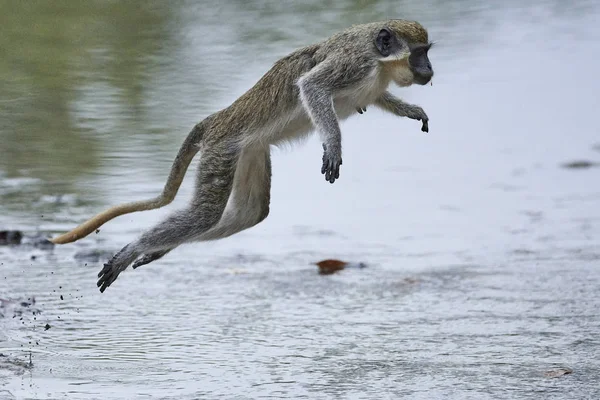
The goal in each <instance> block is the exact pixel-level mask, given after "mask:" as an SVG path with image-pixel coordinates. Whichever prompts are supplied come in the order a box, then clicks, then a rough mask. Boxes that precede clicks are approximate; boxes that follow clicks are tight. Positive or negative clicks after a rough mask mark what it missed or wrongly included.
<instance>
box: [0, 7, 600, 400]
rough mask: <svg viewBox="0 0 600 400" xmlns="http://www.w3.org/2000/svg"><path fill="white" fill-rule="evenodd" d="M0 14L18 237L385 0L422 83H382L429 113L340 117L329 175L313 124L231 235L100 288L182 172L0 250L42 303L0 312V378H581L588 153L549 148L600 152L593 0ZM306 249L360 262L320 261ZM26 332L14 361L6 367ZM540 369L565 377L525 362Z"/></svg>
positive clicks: (594, 189)
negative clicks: (96, 223)
mask: <svg viewBox="0 0 600 400" xmlns="http://www.w3.org/2000/svg"><path fill="white" fill-rule="evenodd" d="M0 9H1V10H2V13H0V113H1V115H2V118H1V119H0V142H1V143H0V229H22V230H24V231H25V232H26V233H28V234H34V233H35V232H36V231H37V230H38V229H40V230H46V231H52V233H56V232H63V231H65V230H67V229H70V228H72V227H73V226H74V225H75V224H78V223H80V222H81V221H83V220H85V219H86V218H88V217H89V216H90V215H92V214H94V213H96V212H98V211H100V210H103V209H105V208H106V207H108V206H110V205H113V204H116V203H120V202H123V201H130V200H138V199H143V198H148V197H152V196H154V195H156V194H157V193H158V192H159V191H160V190H161V189H162V185H163V184H164V181H165V179H166V175H167V172H168V169H169V167H170V165H171V162H172V160H173V157H174V156H175V153H176V151H177V149H178V147H179V145H180V143H181V141H182V140H183V138H184V137H185V135H186V134H187V132H188V131H189V130H190V128H191V127H192V126H193V124H195V123H196V122H198V121H199V120H201V119H202V118H204V117H205V116H207V115H208V114H210V113H212V112H214V111H216V110H218V109H220V108H222V107H224V106H226V105H228V104H229V103H230V102H231V101H233V100H234V99H235V98H236V97H237V96H239V95H240V94H241V93H243V92H244V91H245V90H247V89H248V88H249V87H250V85H252V84H253V83H254V82H255V81H256V80H257V79H258V78H259V77H260V76H261V75H262V74H263V73H264V72H266V71H267V69H268V68H269V67H270V66H271V65H272V63H273V62H274V61H275V60H276V59H277V58H278V57H280V56H283V55H284V54H286V53H288V52H289V51H291V50H292V49H295V48H297V47H299V46H302V45H305V44H308V43H311V42H314V41H317V40H320V39H321V38H324V37H326V36H328V35H330V34H331V33H333V32H335V31H337V30H339V29H343V28H345V27H346V26H348V25H349V24H352V23H360V22H365V21H372V20H379V19H385V18H388V17H391V16H401V17H405V18H414V19H418V20H419V21H421V22H422V23H423V24H424V25H425V26H426V27H428V29H429V31H430V35H431V38H432V39H433V40H435V41H436V42H437V46H436V47H435V48H434V50H432V53H431V58H432V62H433V64H434V68H435V69H436V77H435V78H434V82H433V86H431V87H430V86H427V87H419V88H409V89H405V90H396V89H394V91H395V92H396V93H399V94H400V95H402V97H404V98H406V99H407V101H410V102H413V103H417V104H420V105H422V106H423V107H424V108H425V109H426V110H427V112H428V114H429V116H430V118H431V121H430V128H431V130H430V134H429V135H423V134H421V133H420V130H419V129H420V124H419V123H415V122H414V121H408V120H403V119H397V118H393V117H390V116H385V115H383V114H381V113H379V112H378V111H377V110H374V109H373V110H369V111H368V112H367V113H366V114H365V115H361V116H358V115H357V116H356V117H355V118H352V119H351V120H350V121H348V122H346V123H344V124H343V125H342V129H343V131H344V153H345V158H344V161H345V163H344V170H343V174H342V175H343V176H342V178H343V179H340V180H339V181H338V182H336V183H335V185H328V184H325V183H324V182H323V180H322V178H321V175H320V173H319V172H320V171H319V169H320V157H321V154H320V145H319V143H318V140H317V138H313V139H311V140H309V141H308V142H307V143H305V144H303V145H302V146H299V147H298V148H297V149H295V150H294V151H293V152H290V151H287V150H286V149H281V150H276V151H275V153H274V158H273V169H274V175H273V189H272V192H273V193H272V205H271V214H270V216H269V218H268V219H267V220H266V221H265V222H263V223H262V224H261V225H259V226H257V227H255V228H252V229H251V230H248V231H246V232H243V233H241V234H239V235H236V236H235V237H232V238H229V239H227V240H223V241H219V242H213V243H204V244H196V245H190V246H184V247H182V248H180V249H177V251H174V252H173V253H172V254H169V256H168V257H165V258H164V259H163V260H161V261H160V262H157V263H155V264H152V265H148V266H145V267H143V268H140V269H139V270H136V271H135V272H133V271H131V270H128V271H126V272H125V273H124V274H123V275H122V277H121V278H119V281H118V282H117V283H116V284H115V286H114V287H112V288H111V289H112V291H111V292H110V293H108V292H107V293H105V294H104V295H100V294H99V293H98V291H97V289H96V287H95V275H96V273H97V272H98V270H99V267H100V264H101V263H102V262H103V261H104V260H105V258H106V257H108V254H110V253H112V252H114V251H115V250H116V249H118V248H120V247H121V246H122V245H123V244H124V243H127V242H128V241H130V240H132V239H133V238H134V237H135V236H136V235H138V234H139V233H140V232H141V231H142V230H143V229H145V228H146V227H148V226H150V225H151V224H153V223H155V222H156V221H157V220H158V219H160V218H162V217H163V216H164V215H165V214H166V213H168V212H169V211H171V210H173V209H174V208H176V207H181V206H182V205H183V204H185V202H186V201H187V200H188V199H189V196H190V195H191V186H192V183H193V176H191V177H188V178H187V179H186V181H185V182H184V187H183V188H182V190H181V193H180V195H179V196H178V198H177V200H176V201H175V203H176V204H174V205H173V206H170V207H168V209H165V210H157V211H153V212H149V213H136V214H133V215H130V216H126V217H122V218H120V219H116V220H114V221H111V222H110V223H109V224H107V225H106V226H103V227H102V229H101V232H100V233H99V234H98V235H91V236H90V237H89V238H86V240H84V241H81V242H78V243H76V244H73V245H67V246H57V247H56V248H55V249H54V250H53V251H45V250H42V249H39V248H35V247H28V246H22V247H20V248H7V247H0V266H1V267H0V268H1V269H2V275H0V297H1V298H6V299H16V298H27V297H29V296H35V299H36V307H37V308H38V309H39V311H40V312H41V314H38V313H36V314H35V315H34V314H33V313H32V312H23V313H22V314H21V315H19V316H16V317H15V318H11V317H12V314H11V312H12V311H11V312H9V311H6V310H4V311H3V313H4V315H3V316H2V317H0V353H2V354H4V355H5V356H7V357H9V358H10V362H8V361H7V360H3V359H2V356H0V394H2V395H5V394H6V393H8V392H7V391H9V392H11V393H12V394H14V395H15V396H16V397H17V398H21V397H27V398H36V399H37V398H46V395H47V394H48V396H50V397H52V398H61V397H64V396H67V397H69V398H90V399H91V398H104V399H110V398H136V396H142V397H143V396H147V397H149V398H174V399H175V398H176V399H182V398H190V399H191V398H202V397H209V398H216V397H224V398H231V397H235V396H237V397H239V398H246V397H247V398H258V397H260V396H265V397H266V396H271V397H276V398H282V397H294V398H297V397H302V396H305V397H307V398H311V399H312V398H339V397H344V398H377V399H379V398H382V397H383V398H411V399H421V398H422V399H430V398H477V399H481V398H498V397H502V398H528V397H531V398H539V396H540V393H542V397H545V398H546V397H547V398H551V396H552V395H553V394H554V393H555V394H556V398H564V397H565V396H567V394H568V397H569V398H583V397H590V396H591V397H597V396H598V393H597V392H598V390H597V389H595V388H594V384H595V381H596V375H597V374H596V373H595V371H597V370H598V368H599V367H600V365H599V364H598V360H599V359H600V343H599V342H598V340H597V339H595V335H596V332H597V330H598V328H600V326H599V323H598V321H599V319H598V315H597V311H596V310H597V309H598V307H599V306H600V304H599V303H598V300H597V296H596V294H595V292H596V291H597V290H596V289H597V287H598V284H599V283H600V275H599V273H598V269H597V263H598V260H600V249H599V248H598V245H597V236H598V232H599V231H598V222H599V221H600V214H599V211H598V210H599V208H598V200H599V199H600V191H599V187H598V186H597V184H596V182H598V181H599V176H598V174H599V173H600V169H598V168H576V169H574V168H561V166H562V165H565V164H566V163H568V162H571V161H573V160H587V161H588V162H590V163H593V164H595V163H598V162H600V156H599V153H598V152H597V151H596V150H595V148H596V147H597V146H598V135H597V129H595V127H594V124H593V115H595V114H594V113H595V112H596V111H597V110H598V108H599V106H600V104H599V102H598V97H597V93H598V91H599V90H600V86H599V83H598V80H594V79H590V77H593V76H595V74H596V73H597V71H598V69H599V67H600V65H599V61H598V60H600V49H599V48H598V46H595V44H596V43H597V42H598V39H600V30H599V29H598V27H597V24H596V20H597V18H598V17H600V8H599V7H598V5H597V2H595V1H578V2H564V1H558V0H555V1H536V2H534V3H523V2H516V1H508V2H503V3H502V4H501V5H500V4H495V3H491V2H487V3H486V2H475V1H453V2H448V1H438V0H429V1H425V2H419V1H404V2H397V1H390V0H381V1H377V0H373V1H350V0H348V1H336V2H323V1H304V2H297V1H292V0H284V1H279V2H274V1H237V0H236V1H228V2H224V3H221V4H219V5H216V4H214V5H211V7H207V6H206V4H204V3H203V2H193V1H177V2H164V1H128V2H106V1H95V0H88V1H86V2H74V1H68V0H64V1H63V0H60V1H52V2H47V1H27V2H25V1H21V2H19V1H11V0H0ZM565 55H567V56H566V57H565ZM590 116H591V117H592V118H590ZM594 146H596V147H594ZM346 160H347V161H346ZM194 169H195V166H192V167H191V168H190V174H189V175H193V170H194ZM324 258H340V259H343V260H349V261H364V262H366V263H367V264H368V265H369V268H365V269H360V270H359V269H354V270H347V271H342V273H339V274H335V275H331V276H319V275H318V274H317V269H316V267H315V266H314V265H313V264H312V263H314V262H315V261H318V260H321V259H324ZM61 296H62V297H61ZM21 318H22V319H21ZM46 324H48V325H49V326H50V328H49V329H47V330H45V329H44V327H45V326H46ZM29 350H31V351H32V359H33V363H34V367H33V368H32V369H31V370H29V369H23V368H21V369H20V370H19V365H24V364H20V363H19V362H20V361H24V362H26V361H27V360H28V356H29V353H28V351H29ZM8 365H10V367H6V368H4V367H3V366H8ZM560 368H571V369H573V373H572V374H569V375H565V376H561V377H559V378H556V379H549V378H546V377H544V372H545V371H548V370H559V369H560ZM594 391H595V393H594ZM532 393H535V395H533V394H532ZM594 395H596V396H594ZM7 396H8V395H7ZM244 396H246V397H244Z"/></svg>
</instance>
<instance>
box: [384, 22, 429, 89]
mask: <svg viewBox="0 0 600 400" xmlns="http://www.w3.org/2000/svg"><path fill="white" fill-rule="evenodd" d="M413 36H414V35H413ZM375 46H376V47H377V50H378V51H379V53H380V55H381V57H382V58H380V61H382V62H384V63H385V64H387V66H388V69H389V70H390V72H391V76H392V79H393V80H394V82H396V84H397V85H399V86H409V85H412V84H413V83H416V84H419V85H425V84H427V83H429V81H431V78H432V77H433V68H432V66H431V62H430V61H429V57H428V56H427V52H428V51H429V49H430V48H431V43H427V44H422V43H411V41H410V38H409V37H407V36H406V35H402V34H399V33H398V32H394V31H392V30H390V29H388V28H383V29H381V30H380V31H379V34H378V35H377V38H376V39H375Z"/></svg>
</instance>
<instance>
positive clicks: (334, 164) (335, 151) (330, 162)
mask: <svg viewBox="0 0 600 400" xmlns="http://www.w3.org/2000/svg"><path fill="white" fill-rule="evenodd" d="M340 165H342V151H341V149H340V148H336V147H334V146H330V148H329V150H328V149H327V146H326V145H325V143H323V166H322V167H321V173H322V174H325V180H326V181H329V183H333V182H335V180H336V179H338V178H339V177H340Z"/></svg>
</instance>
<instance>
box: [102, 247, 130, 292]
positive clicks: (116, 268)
mask: <svg viewBox="0 0 600 400" xmlns="http://www.w3.org/2000/svg"><path fill="white" fill-rule="evenodd" d="M127 249H128V246H125V247H123V249H122V250H121V251H119V252H118V253H117V254H115V255H114V256H113V258H111V259H110V260H109V261H108V262H107V263H106V264H104V267H103V268H102V270H101V271H100V272H99V273H98V282H97V284H96V285H97V286H98V287H99V288H100V293H104V291H105V290H106V288H107V287H109V286H110V285H111V284H112V283H113V282H114V281H115V280H117V277H118V276H119V274H120V273H121V272H123V271H124V270H125V269H126V268H127V267H128V266H129V264H131V254H129V251H127Z"/></svg>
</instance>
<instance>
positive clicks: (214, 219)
mask: <svg viewBox="0 0 600 400" xmlns="http://www.w3.org/2000/svg"><path fill="white" fill-rule="evenodd" d="M237 159H238V153H237V152H236V151H231V148H213V150H212V151H207V152H206V153H205V154H204V155H203V156H202V158H201V159H200V165H199V173H198V178H197V182H196V193H195V196H194V199H193V200H192V202H191V204H190V205H189V206H188V208H186V209H184V210H180V211H176V212H175V213H173V214H171V215H170V216H169V217H167V219H166V220H164V221H163V222H161V223H159V224H158V225H156V226H154V227H153V228H151V229H150V230H148V231H147V232H145V233H144V234H143V235H142V236H141V237H140V238H139V239H138V240H136V241H135V242H132V243H129V244H128V245H127V246H125V247H123V249H122V250H121V251H120V252H118V253H117V254H115V256H114V257H113V258H112V259H111V260H110V261H109V262H107V263H106V264H104V268H102V270H101V271H100V273H99V274H98V278H99V279H98V282H97V285H98V287H99V288H100V292H104V290H106V288H107V287H109V286H110V285H111V284H112V283H113V282H114V281H115V280H116V279H117V277H118V276H119V274H120V273H121V272H123V271H124V270H125V269H126V268H127V267H128V266H129V265H130V264H131V263H133V262H134V261H136V259H137V258H138V257H140V256H142V257H141V258H140V259H139V260H138V262H137V263H136V266H135V267H136V268H137V267H139V266H141V265H144V264H148V263H149V262H151V261H154V260H157V259H158V258H160V257H162V256H163V255H165V254H166V253H167V252H168V251H170V250H172V249H174V248H175V247H177V246H179V245H180V244H183V243H189V242H193V241H196V240H200V237H201V236H202V234H203V233H205V232H206V231H208V230H209V229H211V228H212V227H213V226H215V225H216V224H217V223H218V222H219V220H220V219H221V216H222V214H223V211H224V210H225V207H226V206H227V200H228V198H229V195H230V193H231V191H232V187H233V178H234V174H235V168H236V163H237Z"/></svg>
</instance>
